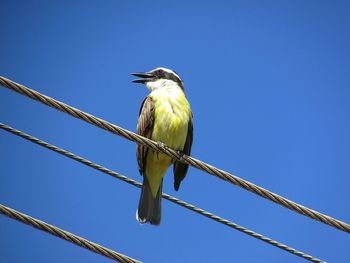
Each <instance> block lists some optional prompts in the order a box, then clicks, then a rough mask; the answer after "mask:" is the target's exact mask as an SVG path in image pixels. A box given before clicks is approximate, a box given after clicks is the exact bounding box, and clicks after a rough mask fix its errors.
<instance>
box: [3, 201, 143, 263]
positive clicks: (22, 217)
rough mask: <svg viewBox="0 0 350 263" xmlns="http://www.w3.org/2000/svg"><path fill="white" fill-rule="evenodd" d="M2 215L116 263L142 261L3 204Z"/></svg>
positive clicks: (137, 262)
mask: <svg viewBox="0 0 350 263" xmlns="http://www.w3.org/2000/svg"><path fill="white" fill-rule="evenodd" d="M0 213H1V214H3V215H5V216H8V217H11V218H13V219H16V220H18V221H20V222H22V223H24V224H27V225H30V226H32V227H34V228H36V229H39V230H42V231H45V232H47V233H49V234H51V235H53V236H56V237H59V238H62V239H64V240H66V241H69V242H71V243H73V244H75V245H78V246H80V247H83V248H86V249H88V250H90V251H92V252H95V253H97V254H100V255H102V256H105V257H107V258H110V259H112V260H114V261H118V262H122V263H140V261H138V260H136V259H133V258H130V257H128V256H125V255H123V254H120V253H118V252H115V251H113V250H111V249H109V248H106V247H103V246H101V245H99V244H96V243H94V242H91V241H89V240H87V239H85V238H82V237H80V236H77V235H74V234H72V233H70V232H68V231H65V230H63V229H60V228H58V227H56V226H53V225H50V224H48V223H45V222H43V221H41V220H39V219H36V218H33V217H31V216H28V215H26V214H23V213H21V212H19V211H16V210H14V209H12V208H9V207H7V206H4V205H2V204H0Z"/></svg>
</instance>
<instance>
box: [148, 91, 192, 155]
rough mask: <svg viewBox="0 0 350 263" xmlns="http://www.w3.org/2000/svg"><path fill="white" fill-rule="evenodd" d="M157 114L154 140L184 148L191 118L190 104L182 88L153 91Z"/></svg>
mask: <svg viewBox="0 0 350 263" xmlns="http://www.w3.org/2000/svg"><path fill="white" fill-rule="evenodd" d="M150 96H151V97H152V99H153V101H154V107H155V113H154V114H155V116H154V126H153V133H152V140H154V141H160V142H162V143H165V144H166V145H168V146H169V147H170V148H172V149H174V150H183V148H184V145H185V142H186V137H187V129H188V121H189V118H190V105H189V103H188V101H187V99H186V96H185V94H184V92H183V91H182V90H181V89H180V88H168V89H167V88H164V89H157V90H154V91H152V92H151V94H150Z"/></svg>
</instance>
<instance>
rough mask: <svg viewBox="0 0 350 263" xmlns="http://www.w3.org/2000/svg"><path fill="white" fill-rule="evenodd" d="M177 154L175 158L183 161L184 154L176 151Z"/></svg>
mask: <svg viewBox="0 0 350 263" xmlns="http://www.w3.org/2000/svg"><path fill="white" fill-rule="evenodd" d="M176 152H177V157H178V158H179V160H180V161H182V160H183V156H184V153H183V152H182V151H180V150H178V151H176Z"/></svg>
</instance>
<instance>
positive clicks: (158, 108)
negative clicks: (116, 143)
mask: <svg viewBox="0 0 350 263" xmlns="http://www.w3.org/2000/svg"><path fill="white" fill-rule="evenodd" d="M132 75H134V76H136V77H139V79H137V80H133V82H135V83H142V84H145V85H146V87H147V88H148V89H149V90H150V91H151V93H150V94H149V95H148V96H147V97H146V98H145V99H144V101H143V103H142V105H141V108H140V113H139V119H138V123H137V133H138V134H140V135H142V136H144V137H147V138H149V139H151V140H153V141H156V142H159V143H161V144H165V145H167V146H169V147H170V148H172V149H174V150H176V151H179V152H180V153H183V154H186V155H190V154H191V147H192V141H193V116H192V111H191V108H190V104H189V102H188V101H187V99H186V95H185V91H184V85H183V81H182V80H181V78H180V77H179V75H177V74H176V73H175V72H174V71H172V70H170V69H166V68H156V69H153V70H151V71H148V72H146V73H132ZM136 155H137V162H138V168H139V171H140V174H141V175H142V176H143V185H142V191H141V197H140V202H139V206H138V210H137V212H136V218H137V220H138V221H139V222H140V223H142V224H143V223H147V222H149V223H151V224H153V225H159V224H160V220H161V201H162V185H163V177H164V175H165V173H166V171H167V170H168V168H169V166H170V165H171V164H174V169H173V171H174V188H175V190H176V191H177V190H178V189H179V187H180V183H181V181H182V180H183V179H184V178H185V176H186V173H187V170H188V165H187V164H183V163H181V162H178V161H174V160H172V159H171V158H170V157H169V156H167V155H165V154H162V153H158V152H155V151H153V150H151V149H148V148H147V147H146V146H143V145H141V144H138V145H137V152H136Z"/></svg>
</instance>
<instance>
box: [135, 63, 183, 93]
mask: <svg viewBox="0 0 350 263" xmlns="http://www.w3.org/2000/svg"><path fill="white" fill-rule="evenodd" d="M131 75H133V76H136V77H139V79H135V80H133V81H132V82H134V83H142V84H145V85H146V86H147V88H149V89H150V90H154V89H157V88H160V87H163V86H166V85H168V84H175V85H177V86H179V87H180V88H181V89H184V88H183V81H182V79H181V78H180V77H179V75H178V74H177V73H176V72H175V71H173V70H171V69H167V68H155V69H152V70H151V71H148V72H145V73H139V72H138V73H132V74H131Z"/></svg>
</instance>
